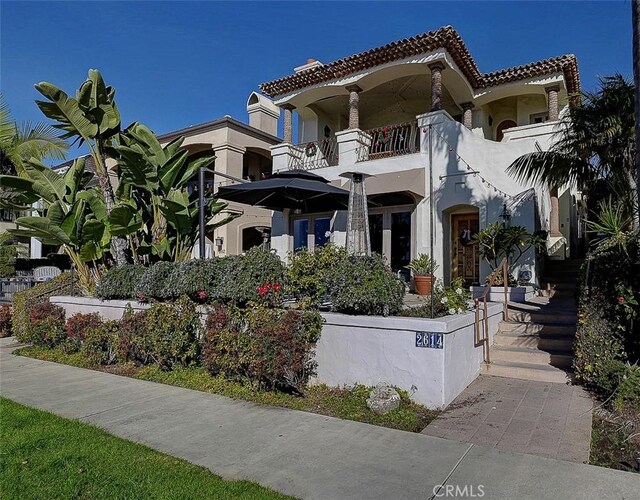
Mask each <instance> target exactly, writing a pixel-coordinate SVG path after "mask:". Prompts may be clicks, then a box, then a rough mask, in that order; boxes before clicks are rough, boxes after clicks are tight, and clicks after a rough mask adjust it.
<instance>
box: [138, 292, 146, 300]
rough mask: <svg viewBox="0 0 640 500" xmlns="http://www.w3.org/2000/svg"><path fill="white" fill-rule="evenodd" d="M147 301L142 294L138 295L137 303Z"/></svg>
mask: <svg viewBox="0 0 640 500" xmlns="http://www.w3.org/2000/svg"><path fill="white" fill-rule="evenodd" d="M146 301H147V297H146V295H145V294H144V293H141V294H139V295H138V302H146Z"/></svg>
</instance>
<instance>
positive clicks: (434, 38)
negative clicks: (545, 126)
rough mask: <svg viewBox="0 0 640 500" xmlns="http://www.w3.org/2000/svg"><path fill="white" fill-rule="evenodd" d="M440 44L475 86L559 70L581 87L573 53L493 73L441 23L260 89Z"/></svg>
mask: <svg viewBox="0 0 640 500" xmlns="http://www.w3.org/2000/svg"><path fill="white" fill-rule="evenodd" d="M440 48H443V49H446V51H447V52H448V53H449V54H450V55H451V57H452V58H453V60H454V62H455V63H456V64H457V65H458V67H459V68H460V70H461V71H462V72H463V73H464V75H465V77H466V78H467V80H468V81H469V83H470V84H471V86H472V87H473V88H474V89H481V88H486V87H492V86H494V85H500V84H502V83H507V82H512V81H516V80H522V79H525V78H531V77H536V76H541V75H547V74H551V73H559V72H562V73H563V74H564V78H565V81H566V86H567V91H568V92H569V93H570V94H572V93H575V92H579V91H580V75H579V73H578V63H577V61H576V56H574V55H573V54H569V55H564V56H560V57H553V58H550V59H544V60H542V61H538V62H533V63H530V64H524V65H522V66H514V67H513V68H507V69H503V70H500V71H494V72H492V73H481V72H480V70H479V69H478V66H477V65H476V62H475V61H474V59H473V57H471V54H470V53H469V50H468V49H467V46H466V45H465V43H464V42H463V41H462V38H461V37H460V35H459V34H458V32H457V31H456V30H455V29H453V28H452V27H451V26H444V27H442V28H440V29H437V30H435V31H429V32H428V33H423V34H421V35H416V36H413V37H411V38H405V39H402V40H398V41H396V42H391V43H389V44H387V45H383V46H382V47H377V48H375V49H370V50H367V51H366V52H361V53H359V54H355V55H352V56H349V57H345V58H343V59H338V60H337V61H333V62H331V63H329V64H324V65H322V66H316V67H313V68H309V69H306V70H303V71H301V72H299V73H295V74H293V75H289V76H285V77H284V78H279V79H277V80H272V81H270V82H266V83H263V84H261V85H260V90H261V91H262V92H263V93H264V94H266V95H268V96H269V97H276V96H279V95H283V94H287V93H289V92H293V91H294V90H298V89H301V88H304V87H308V86H310V85H316V84H318V83H322V82H326V81H329V80H334V79H336V78H342V77H345V76H347V75H350V74H352V73H356V72H358V71H362V70H364V69H368V68H373V67H375V66H379V65H381V64H385V63H388V62H391V61H397V60H400V59H404V58H406V57H410V56H414V55H418V54H424V53H425V52H431V51H433V50H437V49H440Z"/></svg>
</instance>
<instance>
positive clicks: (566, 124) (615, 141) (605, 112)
mask: <svg viewBox="0 0 640 500" xmlns="http://www.w3.org/2000/svg"><path fill="white" fill-rule="evenodd" d="M572 101H573V103H574V104H573V105H572V106H571V107H570V108H569V112H568V113H567V114H566V115H565V117H564V118H563V120H562V121H561V124H560V130H559V132H558V133H557V134H556V139H557V141H556V143H555V144H554V146H552V148H551V149H550V150H549V151H544V152H535V153H530V154H527V155H524V156H522V157H520V158H518V159H517V160H516V161H515V162H514V163H513V164H511V165H510V166H509V167H508V168H507V173H508V174H510V175H512V176H513V177H515V178H516V179H518V180H520V181H525V182H532V183H539V184H543V185H544V184H547V185H549V186H563V185H570V186H575V187H578V188H579V189H581V190H582V191H583V193H585V194H586V195H587V197H591V198H593V199H592V200H590V201H591V203H595V202H596V201H598V200H597V199H596V198H600V199H602V198H607V197H614V198H615V199H618V200H620V201H621V203H622V206H623V207H624V208H625V212H626V213H627V214H631V213H632V211H633V207H634V205H635V204H636V203H637V201H636V196H635V187H636V138H635V87H634V84H633V83H632V82H631V81H629V80H627V79H625V78H624V77H623V76H622V75H620V74H616V75H614V76H608V77H604V78H601V79H600V88H599V89H598V90H597V91H596V92H583V93H581V94H579V95H576V96H572Z"/></svg>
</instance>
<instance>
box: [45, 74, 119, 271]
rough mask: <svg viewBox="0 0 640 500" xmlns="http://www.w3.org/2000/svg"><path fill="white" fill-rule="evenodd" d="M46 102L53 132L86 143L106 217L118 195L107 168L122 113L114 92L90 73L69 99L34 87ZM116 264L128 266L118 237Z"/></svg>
mask: <svg viewBox="0 0 640 500" xmlns="http://www.w3.org/2000/svg"><path fill="white" fill-rule="evenodd" d="M35 88H36V90H37V91H38V92H40V93H41V94H42V95H43V96H44V97H45V98H46V99H47V100H46V101H36V104H37V105H38V107H39V108H40V110H41V111H42V113H43V114H44V115H45V116H46V117H48V118H50V119H52V120H54V121H55V122H56V123H55V124H54V125H53V127H54V128H57V129H60V130H62V131H63V132H64V134H63V135H62V139H71V138H75V140H74V142H78V143H79V144H82V143H86V144H87V146H88V147H89V151H90V153H91V156H92V158H93V162H94V164H95V170H96V177H97V178H98V182H99V184H100V189H101V190H102V196H103V199H104V201H105V207H106V211H107V214H108V213H110V212H111V210H113V208H114V207H115V195H114V192H113V187H112V186H111V182H110V181H109V175H108V172H107V167H106V164H105V158H106V154H107V148H108V147H109V144H110V143H111V142H112V140H113V139H114V138H115V137H116V136H117V134H118V133H119V132H120V112H119V111H118V106H117V105H116V102H115V89H114V88H113V87H111V86H107V85H106V84H105V83H104V80H103V79H102V75H101V74H100V72H99V71H98V70H95V69H90V70H89V75H88V78H87V80H86V81H85V82H84V83H83V84H82V85H81V86H80V88H79V89H78V91H77V92H76V97H75V98H74V97H70V96H69V95H67V94H66V93H65V92H64V91H63V90H61V89H60V88H58V87H56V86H55V85H53V84H51V83H48V82H40V83H38V84H37V85H36V86H35ZM112 250H113V252H112V253H113V256H114V258H115V260H116V264H118V265H122V264H125V263H126V262H127V255H126V252H125V250H126V241H125V240H124V239H123V238H121V237H119V236H115V237H114V238H113V239H112Z"/></svg>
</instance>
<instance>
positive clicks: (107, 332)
mask: <svg viewBox="0 0 640 500" xmlns="http://www.w3.org/2000/svg"><path fill="white" fill-rule="evenodd" d="M118 328H119V324H118V322H117V321H112V320H109V321H104V322H101V324H99V325H95V326H92V327H90V328H88V329H87V330H85V331H84V340H83V342H82V348H81V349H80V352H81V353H82V354H83V355H84V356H85V357H86V358H87V360H88V361H89V362H90V363H92V364H96V365H109V364H112V363H114V362H115V361H116V359H117V346H118Z"/></svg>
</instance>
